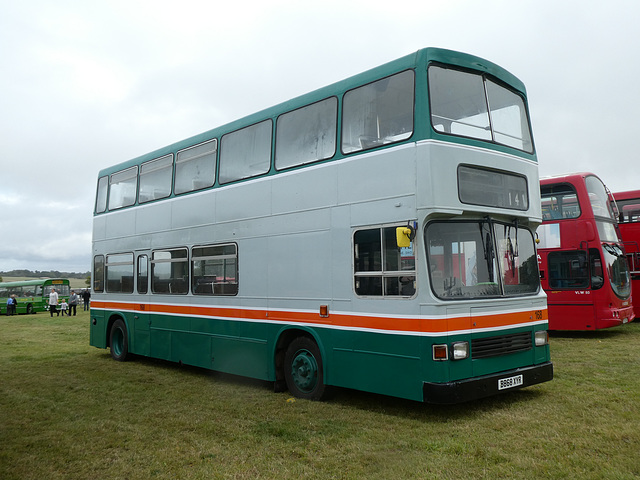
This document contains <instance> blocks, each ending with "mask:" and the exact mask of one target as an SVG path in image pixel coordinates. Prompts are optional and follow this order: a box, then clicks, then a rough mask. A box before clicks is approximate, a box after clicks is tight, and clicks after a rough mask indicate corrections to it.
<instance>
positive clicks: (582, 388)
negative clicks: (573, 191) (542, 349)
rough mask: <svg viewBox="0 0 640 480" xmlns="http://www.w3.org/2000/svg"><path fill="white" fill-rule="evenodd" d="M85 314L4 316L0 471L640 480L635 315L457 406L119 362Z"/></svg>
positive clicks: (0, 323) (30, 474)
mask: <svg viewBox="0 0 640 480" xmlns="http://www.w3.org/2000/svg"><path fill="white" fill-rule="evenodd" d="M88 323H89V316H88V314H87V313H84V312H79V314H78V316H77V317H54V318H53V319H51V318H50V317H49V316H48V315H46V314H44V313H39V314H36V315H20V316H14V317H0V332H1V333H0V478H1V479H4V480H9V479H21V480H24V479H45V478H46V479H96V478H108V479H130V480H133V479H298V478H311V479H360V478H368V479H426V478H440V479H454V478H455V479H458V478H486V479H496V478H518V479H523V478H524V479H534V478H535V479H538V478H553V479H556V478H561V479H562V478H566V479H575V478H580V479H592V478H593V479H596V478H602V479H605V478H606V479H631V478H638V477H639V476H640V452H639V450H640V420H639V415H640V414H639V407H640V380H639V378H638V372H639V370H640V324H637V323H633V324H631V325H626V326H624V327H621V328H616V329H613V330H609V331H605V332H600V333H589V334H586V333H585V334H565V335H553V336H552V338H551V348H552V359H553V361H554V364H555V379H554V380H553V381H552V382H548V383H546V384H542V385H537V386H534V387H531V388H528V389H523V390H519V391H514V392H511V393H508V394H506V395H503V396H499V397H494V398H490V399H486V400H482V401H478V402H474V403H470V404H465V405H460V406H455V407H434V406H428V405H423V404H419V403H414V402H409V401H403V400H397V399H394V398H389V397H383V396H378V395H371V394H365V393H360V392H355V391H351V390H339V391H337V392H336V394H335V396H334V397H333V398H332V399H331V400H330V401H327V402H308V401H302V400H293V399H292V398H291V397H290V395H288V394H287V393H278V394H275V393H273V392H272V391H271V385H269V384H265V383H263V382H257V381H252V380H247V379H243V378H238V377H231V376H226V375H221V374H216V373H212V372H208V371H205V370H200V369H196V368H187V367H180V366H178V365H176V364H171V363H167V362H162V361H154V360H149V359H136V360H135V361H132V362H126V363H119V362H115V361H113V360H111V357H110V356H109V352H108V350H99V349H96V348H93V347H90V346H89V333H88Z"/></svg>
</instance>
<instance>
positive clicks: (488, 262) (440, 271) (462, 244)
mask: <svg viewBox="0 0 640 480" xmlns="http://www.w3.org/2000/svg"><path fill="white" fill-rule="evenodd" d="M425 245H426V246H427V255H428V261H429V272H430V280H431V286H432V289H433V292H434V293H435V295H436V296H437V297H439V298H446V299H452V298H473V297H490V296H496V295H500V286H499V280H498V277H497V271H498V269H497V264H496V256H495V249H494V245H493V235H492V234H491V230H490V229H489V224H488V223H487V222H433V223H430V224H429V225H428V226H427V228H426V230H425Z"/></svg>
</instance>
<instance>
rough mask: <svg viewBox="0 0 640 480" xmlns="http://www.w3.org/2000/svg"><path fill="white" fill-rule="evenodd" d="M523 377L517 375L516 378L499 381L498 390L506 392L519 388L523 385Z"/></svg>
mask: <svg viewBox="0 0 640 480" xmlns="http://www.w3.org/2000/svg"><path fill="white" fill-rule="evenodd" d="M522 382H523V380H522V375H516V376H515V377H507V378H501V379H500V380H498V390H505V389H507V388H513V387H517V386H519V385H522Z"/></svg>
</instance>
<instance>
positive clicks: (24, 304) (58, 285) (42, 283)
mask: <svg viewBox="0 0 640 480" xmlns="http://www.w3.org/2000/svg"><path fill="white" fill-rule="evenodd" d="M51 288H55V289H56V291H57V292H58V302H59V303H62V299H64V300H65V301H67V302H68V301H69V291H70V289H69V280H68V279H66V278H46V279H39V280H23V281H16V282H1V283H0V299H1V302H2V303H0V313H2V315H5V314H6V313H7V299H8V298H9V297H11V296H12V295H15V296H16V300H17V301H18V304H17V306H16V313H29V314H30V313H36V312H44V311H47V310H49V294H50V293H51Z"/></svg>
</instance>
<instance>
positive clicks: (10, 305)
mask: <svg viewBox="0 0 640 480" xmlns="http://www.w3.org/2000/svg"><path fill="white" fill-rule="evenodd" d="M17 306H18V300H16V296H15V295H11V296H10V297H9V298H7V315H15V314H16V308H17Z"/></svg>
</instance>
